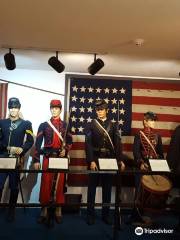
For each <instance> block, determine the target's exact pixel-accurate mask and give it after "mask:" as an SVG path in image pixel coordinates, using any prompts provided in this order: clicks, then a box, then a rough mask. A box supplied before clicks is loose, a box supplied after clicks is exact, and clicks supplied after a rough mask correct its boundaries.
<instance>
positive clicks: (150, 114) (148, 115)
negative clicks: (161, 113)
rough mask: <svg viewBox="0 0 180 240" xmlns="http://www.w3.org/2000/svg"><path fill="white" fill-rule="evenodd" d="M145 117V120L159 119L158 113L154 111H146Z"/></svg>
mask: <svg viewBox="0 0 180 240" xmlns="http://www.w3.org/2000/svg"><path fill="white" fill-rule="evenodd" d="M144 119H145V120H154V121H156V120H157V115H156V114H155V113H154V112H146V113H144Z"/></svg>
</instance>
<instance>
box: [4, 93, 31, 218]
mask: <svg viewBox="0 0 180 240" xmlns="http://www.w3.org/2000/svg"><path fill="white" fill-rule="evenodd" d="M8 108H9V118H7V119H1V120H0V157H9V156H11V157H18V158H19V159H22V157H23V156H24V155H25V153H26V152H27V151H28V150H29V149H30V148H31V147H32V145H33V143H34V139H33V132H32V124H31V122H29V121H25V120H23V119H21V118H20V117H19V111H20V108H21V104H20V102H19V99H18V98H15V97H13V98H10V99H9V102H8ZM25 136H26V140H25V142H24V139H25ZM7 176H9V187H10V189H11V193H10V200H9V213H8V220H9V221H13V220H14V216H15V204H16V202H17V197H18V192H19V188H18V183H19V173H16V172H9V173H0V199H1V196H2V191H3V187H4V184H5V181H6V178H7Z"/></svg>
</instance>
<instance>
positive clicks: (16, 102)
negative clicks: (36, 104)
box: [8, 97, 21, 109]
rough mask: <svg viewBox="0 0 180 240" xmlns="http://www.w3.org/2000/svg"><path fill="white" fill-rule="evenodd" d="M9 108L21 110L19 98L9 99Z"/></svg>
mask: <svg viewBox="0 0 180 240" xmlns="http://www.w3.org/2000/svg"><path fill="white" fill-rule="evenodd" d="M8 108H9V109H11V108H19V109H20V108H21V104H20V101H19V99H18V98H16V97H12V98H10V99H9V102H8Z"/></svg>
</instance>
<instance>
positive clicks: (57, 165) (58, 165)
mask: <svg viewBox="0 0 180 240" xmlns="http://www.w3.org/2000/svg"><path fill="white" fill-rule="evenodd" d="M68 162H69V161H68V158H49V169H63V170H67V169H68Z"/></svg>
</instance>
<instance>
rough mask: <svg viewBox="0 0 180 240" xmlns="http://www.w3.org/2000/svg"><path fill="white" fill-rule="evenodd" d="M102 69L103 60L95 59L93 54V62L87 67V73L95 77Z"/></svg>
mask: <svg viewBox="0 0 180 240" xmlns="http://www.w3.org/2000/svg"><path fill="white" fill-rule="evenodd" d="M103 67H104V62H103V60H101V59H100V58H98V59H96V54H94V62H93V63H92V64H91V65H90V66H89V67H88V72H89V73H90V74H91V75H95V74H96V73H97V72H98V71H99V70H100V69H101V68H103Z"/></svg>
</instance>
